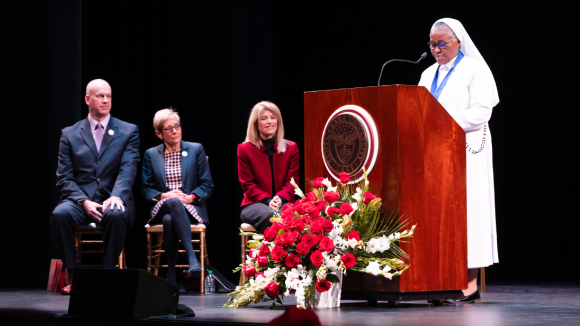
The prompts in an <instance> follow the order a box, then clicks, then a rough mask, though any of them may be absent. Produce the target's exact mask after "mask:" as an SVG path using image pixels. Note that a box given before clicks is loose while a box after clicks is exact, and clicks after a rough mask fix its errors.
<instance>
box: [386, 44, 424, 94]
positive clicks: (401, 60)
mask: <svg viewBox="0 0 580 326" xmlns="http://www.w3.org/2000/svg"><path fill="white" fill-rule="evenodd" d="M426 56H427V52H423V54H421V57H420V58H419V60H417V61H410V60H403V59H392V60H389V61H387V62H385V64H384V65H383V68H381V74H380V75H379V83H378V85H377V86H381V77H382V76H383V70H384V69H385V66H386V65H387V63H389V62H393V61H400V62H409V63H414V64H417V63H419V61H421V60H423V59H425V57H426Z"/></svg>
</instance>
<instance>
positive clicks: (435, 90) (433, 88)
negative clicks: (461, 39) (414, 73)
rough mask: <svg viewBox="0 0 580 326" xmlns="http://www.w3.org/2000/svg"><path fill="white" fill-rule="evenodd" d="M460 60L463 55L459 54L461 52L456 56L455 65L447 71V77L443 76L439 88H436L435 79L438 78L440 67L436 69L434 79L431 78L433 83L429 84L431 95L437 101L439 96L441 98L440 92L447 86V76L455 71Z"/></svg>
mask: <svg viewBox="0 0 580 326" xmlns="http://www.w3.org/2000/svg"><path fill="white" fill-rule="evenodd" d="M461 59H463V53H461V51H459V54H458V55H457V59H455V64H454V65H453V67H452V68H451V70H449V73H447V76H445V78H443V81H442V82H441V84H439V87H437V78H438V77H439V68H440V67H441V66H439V67H437V71H436V72H435V78H433V82H432V83H431V94H433V96H435V98H436V99H437V100H439V96H441V92H442V91H443V89H444V88H445V85H447V79H448V78H449V75H451V73H452V72H453V69H455V67H457V65H458V64H459V61H461Z"/></svg>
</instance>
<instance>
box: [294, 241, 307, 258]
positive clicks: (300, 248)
mask: <svg viewBox="0 0 580 326" xmlns="http://www.w3.org/2000/svg"><path fill="white" fill-rule="evenodd" d="M309 251H310V247H308V246H307V245H306V244H305V243H304V242H300V243H299V244H298V245H297V246H296V253H297V254H298V255H300V256H306V254H307V253H308V252H309Z"/></svg>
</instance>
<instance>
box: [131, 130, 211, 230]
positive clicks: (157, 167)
mask: <svg viewBox="0 0 580 326" xmlns="http://www.w3.org/2000/svg"><path fill="white" fill-rule="evenodd" d="M181 151H182V152H185V153H187V156H182V157H181V177H182V181H183V187H182V190H181V191H183V193H185V194H190V195H191V194H195V196H196V197H197V198H199V201H197V200H196V203H195V204H194V206H195V209H196V210H197V213H198V214H199V216H200V217H201V219H202V220H203V222H204V223H206V224H207V223H209V220H208V214H207V208H206V207H205V201H206V200H208V198H209V197H210V196H211V193H212V191H213V186H214V185H213V180H212V179H211V172H210V171H209V164H208V163H207V157H206V156H205V150H204V149H203V146H202V145H201V144H198V143H190V142H184V141H182V142H181ZM142 173H143V196H145V198H146V199H147V200H148V201H149V202H150V203H151V205H152V206H151V208H153V206H155V204H156V203H157V202H156V201H155V200H153V198H155V197H157V196H158V195H160V194H161V193H164V192H167V191H168V190H167V182H166V180H165V144H161V145H159V146H155V147H152V148H149V149H148V150H147V151H146V152H145V155H144V156H143V169H142Z"/></svg>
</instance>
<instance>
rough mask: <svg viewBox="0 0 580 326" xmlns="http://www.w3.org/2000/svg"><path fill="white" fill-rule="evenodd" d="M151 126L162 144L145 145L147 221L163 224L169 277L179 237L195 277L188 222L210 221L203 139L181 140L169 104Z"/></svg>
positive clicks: (196, 266)
mask: <svg viewBox="0 0 580 326" xmlns="http://www.w3.org/2000/svg"><path fill="white" fill-rule="evenodd" d="M153 126H154V128H155V134H156V135H157V137H159V139H161V140H162V141H163V144H161V145H159V146H156V147H153V148H150V149H148V150H147V151H146V152H145V156H144V157H143V195H144V196H145V198H146V199H147V200H148V201H149V202H150V203H151V215H150V218H149V221H148V222H147V223H148V224H149V223H151V222H153V223H155V224H159V223H163V240H164V241H163V243H164V249H165V255H166V257H167V265H168V266H169V267H168V270H167V280H168V281H170V282H173V283H175V264H176V262H177V250H178V246H179V240H181V243H182V244H183V246H184V247H185V251H186V253H187V256H188V259H189V275H190V276H189V280H194V279H199V278H200V277H201V267H200V264H199V261H198V260H197V257H196V256H195V253H194V252H193V247H192V245H191V227H190V224H198V223H208V217H207V209H206V207H205V201H206V200H207V199H208V198H209V196H211V192H212V190H213V187H214V185H213V181H212V179H211V173H210V171H209V165H208V164H207V157H206V156H205V151H204V149H203V146H202V145H201V144H198V143H190V142H184V141H182V140H181V124H180V119H179V115H178V114H177V112H175V111H174V110H173V109H164V110H160V111H158V112H157V113H156V114H155V118H154V119H153ZM186 281H187V280H186Z"/></svg>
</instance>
